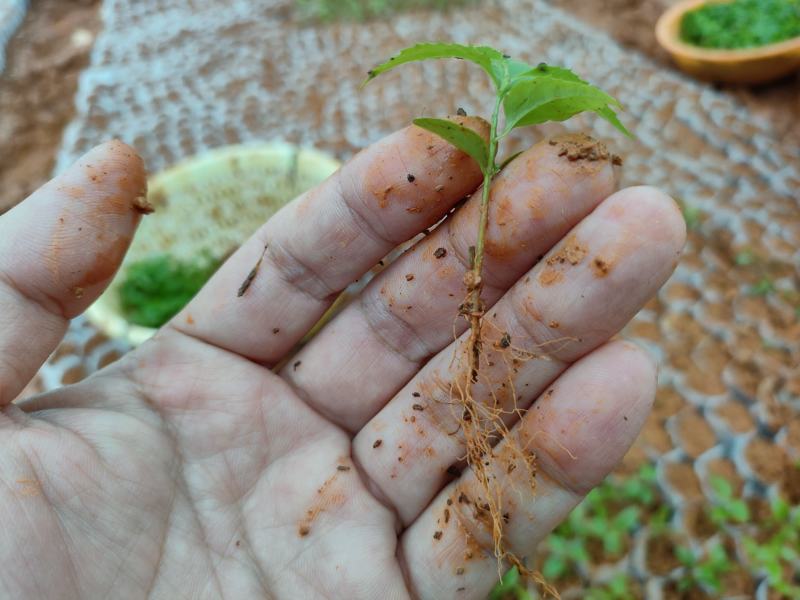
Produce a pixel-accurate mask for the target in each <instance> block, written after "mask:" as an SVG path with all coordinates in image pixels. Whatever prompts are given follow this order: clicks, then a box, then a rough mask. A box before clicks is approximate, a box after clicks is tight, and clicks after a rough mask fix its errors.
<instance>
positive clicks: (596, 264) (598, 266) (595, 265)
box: [592, 256, 612, 277]
mask: <svg viewBox="0 0 800 600" xmlns="http://www.w3.org/2000/svg"><path fill="white" fill-rule="evenodd" d="M611 266H612V265H611V263H610V262H608V261H607V260H606V259H604V258H602V257H600V256H597V257H595V259H594V260H593V261H592V270H593V271H594V273H595V275H597V276H598V277H605V276H606V275H608V274H609V272H610V271H611Z"/></svg>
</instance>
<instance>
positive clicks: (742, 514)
mask: <svg viewBox="0 0 800 600" xmlns="http://www.w3.org/2000/svg"><path fill="white" fill-rule="evenodd" d="M728 508H729V510H730V513H731V517H732V518H733V520H734V521H736V522H738V523H746V522H747V521H749V520H750V509H749V508H748V506H747V503H746V502H745V501H744V500H735V501H733V502H731V504H730V506H729V507H728Z"/></svg>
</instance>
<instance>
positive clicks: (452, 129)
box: [414, 118, 490, 174]
mask: <svg viewBox="0 0 800 600" xmlns="http://www.w3.org/2000/svg"><path fill="white" fill-rule="evenodd" d="M414 125H416V126H417V127H422V128H423V129H427V130H428V131H430V132H431V133H435V134H436V135H438V136H439V137H440V138H442V139H444V140H447V141H448V142H450V143H451V144H453V146H455V147H456V148H458V149H459V150H461V151H463V152H466V153H467V154H469V155H470V156H471V157H472V158H474V159H475V162H477V163H478V166H479V167H480V168H481V171H483V173H484V174H485V173H486V172H487V170H488V169H489V166H490V165H489V145H488V143H487V142H486V140H484V139H483V138H482V137H481V136H480V135H478V134H477V133H475V132H474V131H473V130H472V129H469V128H468V127H464V126H463V125H461V124H460V123H456V122H455V121H447V120H446V119H428V118H424V119H414Z"/></svg>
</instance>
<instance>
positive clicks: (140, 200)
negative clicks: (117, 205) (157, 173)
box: [133, 196, 156, 215]
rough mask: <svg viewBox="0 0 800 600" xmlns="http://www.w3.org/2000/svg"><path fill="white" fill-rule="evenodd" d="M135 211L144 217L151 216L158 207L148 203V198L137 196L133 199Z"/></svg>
mask: <svg viewBox="0 0 800 600" xmlns="http://www.w3.org/2000/svg"><path fill="white" fill-rule="evenodd" d="M133 210H135V211H136V212H138V213H140V214H143V215H149V214H151V213H153V212H155V210H156V207H155V206H153V205H152V204H150V202H148V200H147V197H146V196H136V198H134V199H133Z"/></svg>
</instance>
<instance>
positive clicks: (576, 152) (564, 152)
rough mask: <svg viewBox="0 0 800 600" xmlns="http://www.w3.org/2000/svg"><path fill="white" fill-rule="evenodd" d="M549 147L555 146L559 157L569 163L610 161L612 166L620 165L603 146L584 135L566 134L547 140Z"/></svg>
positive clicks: (620, 160) (617, 157)
mask: <svg viewBox="0 0 800 600" xmlns="http://www.w3.org/2000/svg"><path fill="white" fill-rule="evenodd" d="M549 144H550V145H551V146H556V151H557V152H558V155H559V156H563V157H565V158H566V159H567V160H569V161H570V162H576V161H588V162H597V161H611V162H612V163H613V164H615V165H617V164H622V159H621V158H620V157H619V156H616V155H612V154H611V153H610V152H609V151H608V148H607V147H606V145H605V144H603V143H602V142H599V141H597V140H595V139H594V138H592V137H589V136H588V135H586V134H585V133H568V134H566V135H560V136H558V137H554V138H552V139H550V140H549Z"/></svg>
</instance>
